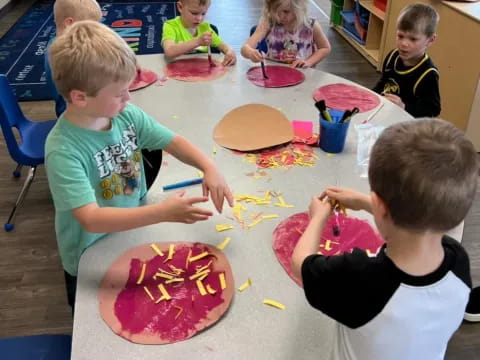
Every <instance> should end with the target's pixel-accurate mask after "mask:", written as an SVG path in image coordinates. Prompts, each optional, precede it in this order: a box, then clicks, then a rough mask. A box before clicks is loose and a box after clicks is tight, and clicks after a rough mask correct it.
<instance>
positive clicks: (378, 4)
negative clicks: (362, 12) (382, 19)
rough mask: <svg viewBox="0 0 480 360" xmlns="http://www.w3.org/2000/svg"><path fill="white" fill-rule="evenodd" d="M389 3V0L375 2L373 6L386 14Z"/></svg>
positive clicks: (374, 0)
mask: <svg viewBox="0 0 480 360" xmlns="http://www.w3.org/2000/svg"><path fill="white" fill-rule="evenodd" d="M387 1H388V0H373V5H374V6H375V7H376V8H379V9H380V10H382V11H383V12H385V11H386V10H387Z"/></svg>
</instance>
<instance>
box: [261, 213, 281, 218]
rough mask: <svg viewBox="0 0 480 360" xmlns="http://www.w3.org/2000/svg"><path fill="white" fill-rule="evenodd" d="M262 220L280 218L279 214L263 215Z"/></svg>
mask: <svg viewBox="0 0 480 360" xmlns="http://www.w3.org/2000/svg"><path fill="white" fill-rule="evenodd" d="M262 218H263V219H276V218H278V215H277V214H272V215H263V216H262Z"/></svg>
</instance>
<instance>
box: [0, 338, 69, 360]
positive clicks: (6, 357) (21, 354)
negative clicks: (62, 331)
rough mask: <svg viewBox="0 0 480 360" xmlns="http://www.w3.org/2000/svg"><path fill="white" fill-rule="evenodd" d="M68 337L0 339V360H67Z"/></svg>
mask: <svg viewBox="0 0 480 360" xmlns="http://www.w3.org/2000/svg"><path fill="white" fill-rule="evenodd" d="M71 348H72V337H71V336H70V335H32V336H22V337H14V338H6V339H0V353H1V354H2V355H1V359H2V360H47V359H48V360H69V359H70V353H71Z"/></svg>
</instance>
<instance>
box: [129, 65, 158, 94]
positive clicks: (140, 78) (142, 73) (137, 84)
mask: <svg viewBox="0 0 480 360" xmlns="http://www.w3.org/2000/svg"><path fill="white" fill-rule="evenodd" d="M157 80H158V75H157V74H156V73H155V72H153V71H151V70H147V69H139V71H137V76H136V77H135V80H133V82H132V84H131V85H130V87H129V88H128V91H135V90H139V89H143V88H144V87H147V86H148V85H152V84H153V83H155V82H156V81H157Z"/></svg>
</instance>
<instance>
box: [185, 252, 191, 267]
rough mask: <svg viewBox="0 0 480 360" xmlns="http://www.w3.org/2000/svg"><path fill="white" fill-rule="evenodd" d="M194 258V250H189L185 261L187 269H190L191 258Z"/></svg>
mask: <svg viewBox="0 0 480 360" xmlns="http://www.w3.org/2000/svg"><path fill="white" fill-rule="evenodd" d="M191 256H192V249H189V250H188V255H187V260H186V261H185V269H188V264H189V263H190V257H191Z"/></svg>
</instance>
